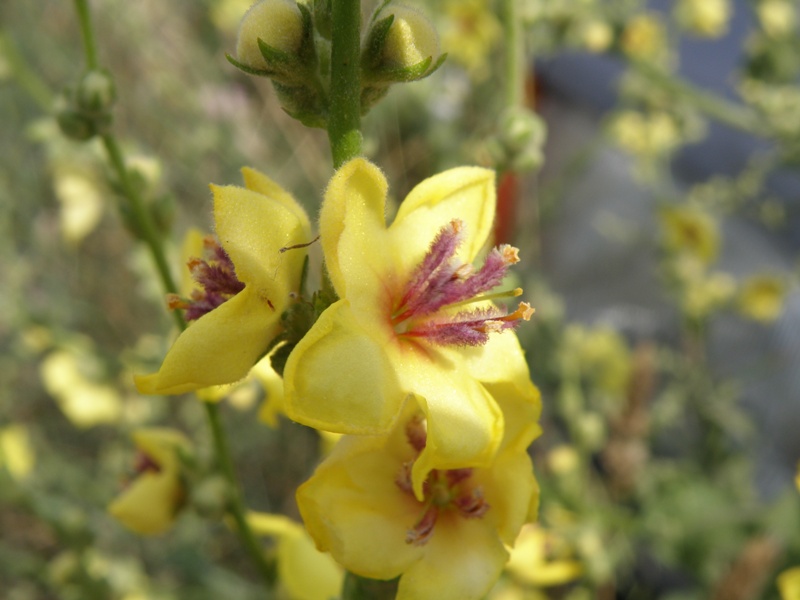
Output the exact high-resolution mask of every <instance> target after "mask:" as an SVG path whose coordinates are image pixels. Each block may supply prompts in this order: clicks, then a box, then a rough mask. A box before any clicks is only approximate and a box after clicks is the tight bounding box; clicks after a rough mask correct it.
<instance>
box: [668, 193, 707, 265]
mask: <svg viewBox="0 0 800 600" xmlns="http://www.w3.org/2000/svg"><path fill="white" fill-rule="evenodd" d="M658 217H659V221H660V225H661V231H662V236H663V240H664V245H665V246H666V248H667V250H669V251H671V252H674V253H677V254H684V255H689V256H692V257H695V258H697V259H699V260H700V261H702V263H703V264H706V265H708V264H711V263H712V262H714V260H716V258H717V254H718V253H719V246H720V234H719V225H718V223H717V221H716V219H714V217H713V216H712V215H710V214H709V213H707V212H705V211H703V210H702V209H700V208H696V207H693V206H670V207H665V208H663V209H661V210H660V211H659V214H658Z"/></svg>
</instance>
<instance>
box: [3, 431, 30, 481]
mask: <svg viewBox="0 0 800 600" xmlns="http://www.w3.org/2000/svg"><path fill="white" fill-rule="evenodd" d="M35 463H36V456H35V454H34V451H33V445H32V444H31V440H30V436H29V435H28V429H27V427H25V426H24V425H20V424H15V425H9V426H7V427H3V428H2V429H0V467H5V468H6V470H7V471H8V472H9V474H10V475H11V476H12V477H13V478H14V479H17V480H21V479H24V478H25V477H26V476H27V475H28V474H29V473H30V472H31V471H32V470H33V465H34V464H35Z"/></svg>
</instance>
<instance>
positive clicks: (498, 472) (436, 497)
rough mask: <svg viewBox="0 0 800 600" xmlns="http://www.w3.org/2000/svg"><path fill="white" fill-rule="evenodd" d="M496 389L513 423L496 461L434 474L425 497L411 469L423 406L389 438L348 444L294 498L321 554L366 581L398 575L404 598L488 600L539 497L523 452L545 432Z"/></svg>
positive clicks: (421, 441)
mask: <svg viewBox="0 0 800 600" xmlns="http://www.w3.org/2000/svg"><path fill="white" fill-rule="evenodd" d="M493 391H495V392H496V393H497V398H498V402H499V403H500V405H501V406H502V408H503V410H504V411H505V412H506V422H507V425H506V429H505V435H504V437H503V441H502V444H501V447H500V449H499V450H498V452H497V454H496V456H495V458H494V460H493V461H492V462H491V464H489V465H487V466H486V468H474V469H468V468H460V469H436V470H433V471H431V472H430V473H429V474H428V477H427V479H426V481H425V485H424V487H423V490H424V495H423V497H422V499H418V498H417V497H416V496H415V495H414V493H413V490H412V483H411V471H412V469H413V467H412V466H411V465H412V463H413V462H414V461H416V460H419V456H420V453H421V452H422V451H423V449H424V447H425V445H426V443H428V442H429V441H430V440H429V438H428V437H427V434H426V429H425V422H424V419H423V414H422V413H421V412H420V411H418V410H417V408H416V406H414V405H409V406H407V408H406V410H405V411H404V412H403V415H402V417H401V418H400V419H399V420H398V422H397V424H396V426H395V427H394V428H393V430H392V431H391V432H390V434H389V435H388V436H346V437H344V438H343V439H342V441H341V442H339V444H338V445H337V446H336V448H334V451H333V453H332V454H331V455H330V456H329V457H328V458H327V459H326V460H325V461H324V462H323V463H322V464H321V465H320V466H319V467H318V468H317V470H316V472H315V473H314V475H313V476H312V477H311V479H310V480H309V481H307V482H306V483H304V484H303V485H302V486H300V488H299V489H298V491H297V502H298V506H299V508H300V513H301V515H302V517H303V520H304V522H305V524H306V527H307V529H308V531H309V533H310V534H311V537H312V538H314V540H315V541H316V543H317V547H318V548H319V549H320V550H323V551H328V552H330V553H331V555H332V556H333V557H334V558H335V559H336V561H337V562H339V563H340V564H341V565H343V566H344V567H345V568H347V569H348V570H349V571H351V572H353V573H355V574H357V575H360V576H362V577H369V578H372V579H393V578H395V577H398V576H400V582H399V587H398V592H397V599H398V600H407V599H412V598H413V599H415V600H425V599H431V600H449V599H452V600H470V599H473V598H474V599H477V598H482V597H483V596H484V595H485V594H486V592H487V591H488V590H489V588H490V587H491V586H492V584H493V583H494V582H495V581H496V580H497V578H498V576H499V575H500V572H501V571H502V569H503V565H504V564H505V563H506V560H507V559H508V551H507V550H506V546H511V545H513V543H514V539H515V538H516V537H517V534H518V532H519V530H520V527H521V526H522V524H523V523H525V522H526V521H527V520H529V519H530V518H532V517H533V516H534V515H535V513H536V510H537V508H538V497H539V493H538V487H537V484H536V480H535V478H534V476H533V470H532V466H531V462H530V458H529V457H528V454H527V452H526V451H525V449H526V448H527V446H528V444H529V443H530V442H531V441H532V440H533V439H534V438H535V437H536V436H537V435H538V433H539V427H538V425H537V424H536V421H537V419H538V415H539V407H538V405H537V406H534V405H532V404H531V403H530V402H528V400H527V399H520V398H519V397H517V396H516V394H515V393H514V391H513V386H497V387H496V388H495V389H494V390H493Z"/></svg>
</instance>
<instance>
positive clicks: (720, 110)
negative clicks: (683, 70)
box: [633, 62, 770, 137]
mask: <svg viewBox="0 0 800 600" xmlns="http://www.w3.org/2000/svg"><path fill="white" fill-rule="evenodd" d="M633 68H634V70H635V71H636V72H637V73H639V74H640V75H641V76H643V77H645V78H646V79H648V80H650V81H651V82H652V83H655V84H656V85H657V86H658V87H660V88H662V89H664V90H666V91H668V92H670V93H672V94H674V95H675V96H678V97H679V98H682V99H685V100H687V101H688V102H690V103H691V104H693V105H694V106H695V107H696V108H697V109H698V110H700V111H702V112H704V113H706V114H707V115H708V116H709V117H711V118H713V119H716V120H717V121H720V122H721V123H725V124H726V125H730V126H732V127H735V128H737V129H741V130H743V131H747V132H749V133H752V134H755V135H758V136H760V137H763V136H765V135H769V133H770V129H769V128H768V127H766V126H765V124H764V123H762V122H761V119H759V117H758V115H757V114H756V113H755V112H753V111H752V110H750V109H748V108H747V107H745V106H741V105H738V104H735V103H733V102H728V101H727V100H724V99H723V98H720V97H719V96H717V95H716V94H712V93H710V92H706V91H704V90H701V89H699V88H697V87H695V86H693V85H691V84H689V83H687V82H685V81H681V80H680V79H678V78H677V77H676V76H675V75H673V74H669V73H664V72H663V71H661V70H659V69H658V68H657V67H654V66H653V65H650V64H649V63H646V62H634V63H633Z"/></svg>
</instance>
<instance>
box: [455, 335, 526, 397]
mask: <svg viewBox="0 0 800 600" xmlns="http://www.w3.org/2000/svg"><path fill="white" fill-rule="evenodd" d="M461 355H462V357H463V360H465V361H466V365H467V369H468V370H469V372H470V374H471V375H472V376H473V377H475V379H477V380H478V381H481V382H483V383H500V382H504V383H511V384H512V385H514V387H515V388H516V390H517V393H518V394H519V395H520V396H522V397H523V398H527V399H528V400H529V401H531V402H538V401H539V391H538V390H537V389H536V386H534V385H533V382H532V381H531V377H530V372H529V370H528V363H527V361H526V360H525V352H524V351H523V350H522V347H521V346H520V344H519V339H518V338H517V336H516V334H515V333H513V332H511V331H505V332H502V333H497V334H493V335H491V336H489V341H488V342H486V344H484V345H483V346H480V347H477V348H464V349H462V350H461Z"/></svg>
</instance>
